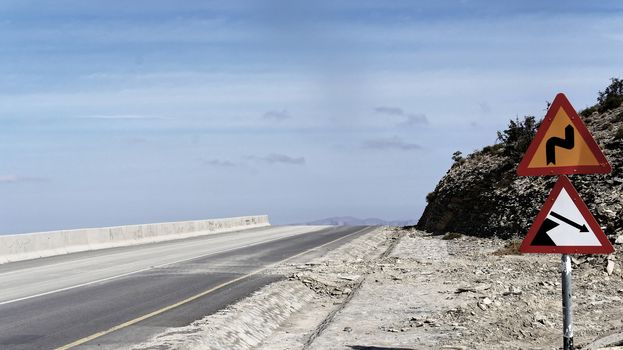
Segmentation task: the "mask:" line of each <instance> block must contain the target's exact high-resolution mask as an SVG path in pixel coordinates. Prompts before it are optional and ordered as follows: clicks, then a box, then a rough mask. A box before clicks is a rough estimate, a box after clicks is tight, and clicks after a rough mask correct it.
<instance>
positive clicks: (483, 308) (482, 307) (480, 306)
mask: <svg viewBox="0 0 623 350" xmlns="http://www.w3.org/2000/svg"><path fill="white" fill-rule="evenodd" d="M478 307H479V308H480V309H481V310H482V311H487V305H485V304H483V303H478Z"/></svg>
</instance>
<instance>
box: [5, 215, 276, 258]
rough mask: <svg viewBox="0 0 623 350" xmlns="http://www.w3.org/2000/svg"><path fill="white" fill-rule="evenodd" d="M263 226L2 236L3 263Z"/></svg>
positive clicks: (243, 222)
mask: <svg viewBox="0 0 623 350" xmlns="http://www.w3.org/2000/svg"><path fill="white" fill-rule="evenodd" d="M264 226H270V222H269V221H268V216H267V215H258V216H241V217H236V218H226V219H210V220H197V221H178V222H165V223H157V224H143V225H128V226H115V227H103V228H86V229H77V230H67V231H50V232H37V233H26V234H18V235H0V264H4V263H7V262H12V261H19V260H28V259H36V258H42V257H46V256H53V255H60V254H68V253H75V252H82V251H87V250H97V249H105V248H113V247H121V246H130V245H136V244H145V243H153V242H162V241H169V240H174V239H182V238H189V237H196V236H203V235H209V234H214V233H223V232H231V231H238V230H243V229H249V228H256V227H264Z"/></svg>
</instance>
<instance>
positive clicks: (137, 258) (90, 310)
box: [0, 226, 371, 350]
mask: <svg viewBox="0 0 623 350" xmlns="http://www.w3.org/2000/svg"><path fill="white" fill-rule="evenodd" d="M370 230H371V228H365V227H330V228H326V227H309V226H292V227H287V226H284V227H270V228H261V229H253V230H245V231H239V232H234V233H225V234H216V235H209V236H204V237H195V238H190V239H185V240H179V241H170V242H161V243H154V244H147V245H141V246H133V247H123V248H113V249H106V250H99V251H93V252H83V253H75V254H70V255H63V256H56V257H49V258H42V259H36V260H30V261H22V262H15V263H10V264H5V265H0V349H16V350H18V349H57V348H61V349H69V348H74V349H95V348H97V349H127V348H128V347H129V346H130V345H129V344H133V343H137V342H140V341H144V340H146V339H148V338H149V337H150V336H152V335H154V334H157V333H158V332H159V331H161V330H163V329H165V328H168V327H179V326H184V325H188V324H190V323H191V322H192V321H194V320H197V319H200V318H202V317H203V316H205V315H209V314H211V313H214V312H216V311H218V310H220V309H222V308H224V307H225V306H227V305H229V304H231V303H234V302H236V301H238V300H240V299H241V298H243V297H245V296H247V295H249V294H251V293H252V292H253V291H255V290H257V289H259V288H261V287H262V286H264V285H266V284H268V283H270V282H272V281H276V280H279V279H282V278H284V276H278V275H272V274H270V269H267V270H263V269H264V268H266V267H270V266H271V265H272V264H275V263H278V262H280V261H283V260H285V259H288V258H296V260H298V261H304V260H306V259H310V258H312V257H314V256H317V255H320V254H322V253H324V252H326V251H327V250H330V249H333V248H335V247H336V246H338V245H341V244H343V243H346V242H348V241H349V240H351V239H354V238H356V237H358V236H360V235H363V234H365V233H367V232H369V231H370ZM258 271H259V272H258Z"/></svg>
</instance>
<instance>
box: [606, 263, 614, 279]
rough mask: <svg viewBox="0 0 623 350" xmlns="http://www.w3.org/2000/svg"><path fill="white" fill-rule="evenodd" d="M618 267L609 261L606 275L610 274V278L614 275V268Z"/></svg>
mask: <svg viewBox="0 0 623 350" xmlns="http://www.w3.org/2000/svg"><path fill="white" fill-rule="evenodd" d="M615 266H616V263H615V262H614V261H612V260H608V265H606V273H608V276H610V275H612V271H614V267H615Z"/></svg>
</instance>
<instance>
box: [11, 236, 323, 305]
mask: <svg viewBox="0 0 623 350" xmlns="http://www.w3.org/2000/svg"><path fill="white" fill-rule="evenodd" d="M311 232H315V231H307V232H302V233H295V234H292V235H287V236H285V237H293V236H297V235H302V234H306V233H311ZM283 238H284V237H277V238H271V239H267V240H263V241H258V242H254V243H250V244H246V245H242V246H236V247H233V248H228V249H224V250H219V251H216V252H211V253H207V254H201V255H197V256H193V257H191V258H185V259H181V260H176V261H173V262H167V263H164V264H160V265H155V266H150V267H147V268H143V269H139V270H135V271H131V272H126V273H122V274H119V275H115V276H110V277H106V278H101V279H98V280H95V281H89V282H85V283H80V284H76V285H73V286H69V287H64V288H59V289H55V290H51V291H48V292H43V293H38V294H34V295H29V296H26V297H21V298H16V299H12V300H7V301H3V302H0V305H6V304H12V303H16V302H18V301H23V300H28V299H33V298H38V297H42V296H45V295H50V294H54V293H59V292H64V291H68V290H72V289H76V288H80V287H85V286H89V285H92V284H96V283H101V282H105V281H110V280H113V279H116V278H121V277H125V276H129V275H133V274H136V273H140V272H144V271H148V270H152V269H157V268H160V267H164V266H167V265H173V264H178V263H182V262H186V261H189V260H193V259H198V258H203V257H206V256H210V255H215V254H220V253H225V252H228V251H232V250H236V249H241V248H247V247H250V246H254V245H257V244H262V243H268V242H272V241H277V240H280V239H283Z"/></svg>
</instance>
